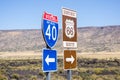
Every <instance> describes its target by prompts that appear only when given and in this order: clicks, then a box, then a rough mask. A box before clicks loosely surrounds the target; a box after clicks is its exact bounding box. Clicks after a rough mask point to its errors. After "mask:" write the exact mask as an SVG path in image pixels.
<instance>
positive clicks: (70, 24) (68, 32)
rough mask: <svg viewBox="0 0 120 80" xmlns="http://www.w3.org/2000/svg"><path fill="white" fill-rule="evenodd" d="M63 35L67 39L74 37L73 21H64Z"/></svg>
mask: <svg viewBox="0 0 120 80" xmlns="http://www.w3.org/2000/svg"><path fill="white" fill-rule="evenodd" d="M65 25H66V26H65V34H66V36H67V37H69V38H73V37H74V35H75V29H74V21H73V20H70V19H66V21H65Z"/></svg>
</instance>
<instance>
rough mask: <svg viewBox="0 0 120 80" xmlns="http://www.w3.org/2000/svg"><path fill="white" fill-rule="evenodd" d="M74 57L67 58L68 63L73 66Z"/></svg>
mask: <svg viewBox="0 0 120 80" xmlns="http://www.w3.org/2000/svg"><path fill="white" fill-rule="evenodd" d="M74 60H75V59H74V57H73V56H72V55H71V57H70V58H66V62H71V64H72V63H73V62H74Z"/></svg>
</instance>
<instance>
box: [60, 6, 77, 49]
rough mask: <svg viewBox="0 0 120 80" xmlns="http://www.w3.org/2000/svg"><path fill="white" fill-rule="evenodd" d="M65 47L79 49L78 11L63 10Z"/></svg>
mask: <svg viewBox="0 0 120 80" xmlns="http://www.w3.org/2000/svg"><path fill="white" fill-rule="evenodd" d="M62 27H63V46H64V47H73V48H76V47H77V19H76V11H73V10H69V9H65V8H63V9H62Z"/></svg>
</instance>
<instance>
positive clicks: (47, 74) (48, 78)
mask: <svg viewBox="0 0 120 80" xmlns="http://www.w3.org/2000/svg"><path fill="white" fill-rule="evenodd" d="M46 47H47V48H48V49H51V48H50V47H49V46H48V45H47V44H46ZM46 80H50V72H46Z"/></svg>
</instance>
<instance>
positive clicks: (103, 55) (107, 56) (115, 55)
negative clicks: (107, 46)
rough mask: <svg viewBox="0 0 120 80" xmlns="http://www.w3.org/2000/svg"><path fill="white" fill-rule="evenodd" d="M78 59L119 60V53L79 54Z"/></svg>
mask: <svg viewBox="0 0 120 80" xmlns="http://www.w3.org/2000/svg"><path fill="white" fill-rule="evenodd" d="M77 55H78V58H97V59H114V58H117V59H120V52H97V53H79V54H77Z"/></svg>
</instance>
